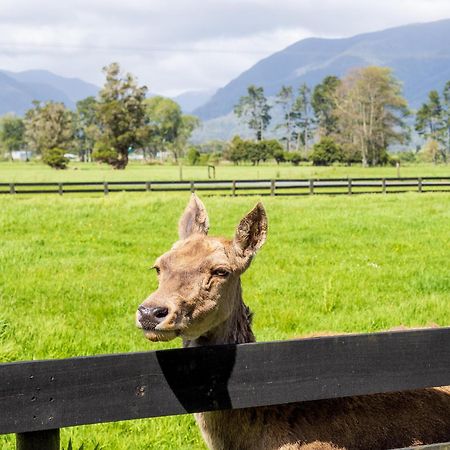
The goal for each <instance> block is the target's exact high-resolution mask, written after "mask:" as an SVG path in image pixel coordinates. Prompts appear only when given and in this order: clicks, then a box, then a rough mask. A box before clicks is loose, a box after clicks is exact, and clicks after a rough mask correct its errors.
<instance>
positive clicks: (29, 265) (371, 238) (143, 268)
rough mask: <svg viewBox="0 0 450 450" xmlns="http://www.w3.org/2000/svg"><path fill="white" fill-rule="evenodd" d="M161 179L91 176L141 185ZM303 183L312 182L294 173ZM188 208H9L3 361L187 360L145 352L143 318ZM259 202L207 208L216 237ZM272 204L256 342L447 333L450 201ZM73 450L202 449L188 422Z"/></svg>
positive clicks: (91, 201) (125, 197)
mask: <svg viewBox="0 0 450 450" xmlns="http://www.w3.org/2000/svg"><path fill="white" fill-rule="evenodd" d="M11 166H13V165H0V173H1V174H2V175H1V177H2V178H4V176H5V173H10V174H12V173H14V171H13V170H12V169H11ZM5 167H9V169H5ZM30 167H31V168H32V167H33V166H30ZM160 169H161V168H159V167H141V166H132V167H131V168H130V169H127V170H126V171H125V172H110V171H109V170H104V169H95V168H93V167H90V169H89V170H86V171H85V172H84V173H85V174H91V175H92V176H96V177H98V176H101V174H103V176H107V175H108V176H109V175H111V176H112V175H114V176H116V174H119V175H128V176H131V175H132V174H134V175H133V176H136V177H137V178H139V177H140V176H141V175H143V174H145V173H146V172H145V171H147V170H148V171H157V170H160ZM169 169H171V170H174V171H175V172H174V173H176V168H171V167H167V168H166V167H164V170H169ZM223 169H224V170H225V167H224V168H223ZM228 169H229V170H230V171H231V170H235V168H233V167H230V168H227V170H228ZM239 169H242V168H239ZM250 169H251V170H258V168H248V167H247V168H246V170H250ZM264 169H266V168H265V167H264ZM286 169H287V170H296V168H292V167H287V166H286ZM306 169H308V170H316V169H313V168H302V167H300V168H298V170H306ZM27 170H30V172H29V173H28V176H29V177H31V178H32V177H33V176H43V175H42V174H44V173H45V171H43V170H42V167H40V166H37V167H36V169H35V171H34V172H33V170H32V169H29V168H28V166H26V168H25V169H23V172H18V173H20V174H21V176H23V177H26V176H27V175H26V174H27V172H26V171H27ZM102 170H103V172H102ZM195 170H199V171H202V170H203V171H204V172H206V169H205V168H201V169H195ZM218 170H221V168H219V169H218ZM259 170H262V169H261V168H259ZM267 170H272V171H274V170H277V168H276V167H273V166H272V167H269V166H268V167H267ZM327 170H333V169H327ZM359 170H361V169H359ZM378 170H388V169H378ZM8 171H9V172H8ZM140 171H142V172H140ZM80 173H83V171H81V170H80V171H73V170H71V171H67V172H53V171H50V170H49V171H48V174H50V175H51V176H52V177H53V176H54V177H56V176H66V175H71V176H72V175H73V176H75V177H78V176H79V174H80ZM155 173H156V172H155ZM230 173H231V172H230ZM33 174H34V175H33ZM219 174H220V172H219ZM138 175H139V176H138ZM422 175H423V171H422ZM219 176H220V177H222V175H219ZM242 176H243V177H244V176H249V175H242ZM264 176H265V175H264ZM295 176H300V175H295ZM302 176H303V175H302ZM223 177H225V175H223ZM119 178H121V179H123V178H122V177H119ZM79 179H86V177H80V178H79ZM187 200H188V195H187V194H180V195H176V194H153V195H145V194H135V195H130V194H121V193H118V194H116V195H111V196H109V197H106V198H104V197H103V196H101V197H96V198H82V197H69V196H67V197H59V196H56V195H53V196H42V197H12V196H11V197H9V196H5V197H0V211H1V214H0V235H1V237H2V245H1V246H0V267H1V268H2V270H1V271H0V305H1V308H0V361H1V362H8V361H16V360H29V359H49V358H64V357H70V356H76V355H94V354H104V353H119V352H132V351H145V350H154V349H161V348H170V347H178V346H179V345H180V342H179V341H174V342H171V343H166V344H150V343H148V342H147V341H145V340H144V338H143V337H142V336H141V334H140V332H139V330H137V329H136V328H135V327H134V312H135V309H136V307H137V306H138V305H139V303H140V302H141V300H142V299H144V298H145V297H146V296H147V295H148V293H150V292H151V291H152V290H153V289H155V287H156V277H155V275H154V273H153V272H150V271H149V270H148V268H149V267H150V266H151V264H152V262H153V260H154V259H155V257H156V256H158V255H160V254H161V253H162V252H164V251H165V250H167V249H168V248H169V247H170V246H171V244H172V243H173V241H174V240H176V225H177V221H178V218H179V216H180V214H181V212H182V209H183V208H184V206H185V204H186V202H187ZM225 202H226V204H225ZM255 202H256V198H248V197H246V198H239V197H238V198H229V199H226V200H224V199H223V198H218V197H210V198H206V199H205V204H206V206H207V208H208V211H209V214H210V218H211V233H212V234H221V235H226V236H231V235H232V233H233V231H234V228H235V226H236V224H237V223H238V221H239V219H240V218H241V217H242V216H243V215H244V213H245V212H247V211H248V210H249V209H250V208H251V207H252V206H253V205H254V203H255ZM264 204H265V205H266V208H267V212H268V216H269V238H268V242H267V244H266V245H265V247H264V248H263V249H262V250H261V253H260V255H259V256H258V257H257V258H256V259H255V261H254V262H253V265H252V267H251V268H250V269H249V271H248V272H247V273H246V274H245V275H244V279H243V287H244V298H245V299H246V302H247V303H248V304H249V305H250V307H251V308H252V309H253V311H254V312H255V319H254V328H255V333H256V336H257V339H258V340H259V341H263V340H276V339H288V338H293V337H297V336H301V335H305V334H308V333H311V332H317V331H335V332H363V331H377V330H383V329H387V328H390V327H393V326H396V325H400V324H403V325H406V326H420V325H426V324H428V323H431V322H434V323H438V324H440V325H447V326H448V325H450V308H449V304H450V275H449V271H448V260H449V255H450V246H449V244H450V242H449V235H448V223H450V196H449V195H447V194H431V193H430V194H426V195H419V194H413V193H408V194H401V195H395V194H393V195H389V196H382V195H377V196H375V195H373V196H365V195H363V196H354V197H347V196H342V197H314V198H311V197H301V198H300V197H294V198H266V199H264ZM69 438H72V440H73V442H74V448H78V447H79V446H80V445H81V444H82V443H84V444H85V447H84V448H85V450H88V449H91V448H93V446H94V445H95V443H99V444H100V446H101V448H102V449H111V450H112V449H118V450H119V449H125V448H129V449H138V450H139V449H147V448H152V447H153V448H158V449H205V446H204V445H203V443H202V440H201V437H200V434H199V432H198V431H197V428H196V426H195V424H194V420H193V418H192V417H190V416H179V417H168V418H160V419H151V420H137V421H128V422H121V423H116V424H100V425H93V426H84V427H74V428H68V429H63V430H62V445H63V446H64V447H65V448H67V443H68V440H69ZM13 447H14V437H13V436H0V448H5V449H6V448H11V449H12V448H13Z"/></svg>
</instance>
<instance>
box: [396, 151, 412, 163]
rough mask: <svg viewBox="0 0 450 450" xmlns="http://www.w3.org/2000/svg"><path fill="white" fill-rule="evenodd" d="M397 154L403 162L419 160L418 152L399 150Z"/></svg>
mask: <svg viewBox="0 0 450 450" xmlns="http://www.w3.org/2000/svg"><path fill="white" fill-rule="evenodd" d="M396 156H397V157H398V159H399V161H401V162H405V163H415V162H417V157H416V154H415V153H414V152H412V151H410V150H405V151H401V152H398V153H397V154H396Z"/></svg>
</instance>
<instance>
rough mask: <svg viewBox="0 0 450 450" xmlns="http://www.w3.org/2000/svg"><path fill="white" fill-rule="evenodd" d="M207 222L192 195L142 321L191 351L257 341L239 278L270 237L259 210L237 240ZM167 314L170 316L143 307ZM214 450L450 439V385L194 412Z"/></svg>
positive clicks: (154, 336) (320, 448)
mask: <svg viewBox="0 0 450 450" xmlns="http://www.w3.org/2000/svg"><path fill="white" fill-rule="evenodd" d="M208 228H209V219H208V216H207V213H206V209H205V208H204V206H203V204H202V202H201V201H200V200H199V199H198V198H197V197H196V196H195V195H193V197H192V199H191V201H190V203H189V205H188V207H187V208H186V210H185V212H184V214H183V216H182V218H181V220H180V226H179V235H180V241H178V242H176V243H175V244H174V246H173V247H172V249H171V250H170V251H169V252H167V253H165V254H164V255H162V256H161V257H160V258H158V259H157V260H156V262H155V267H156V268H157V270H158V271H159V287H158V289H157V291H155V292H154V293H153V294H151V295H150V296H149V297H148V298H147V299H146V300H145V301H144V302H143V304H142V305H141V307H144V308H147V309H142V310H141V308H140V309H139V311H138V312H137V316H136V324H137V325H138V327H140V328H142V329H143V331H144V334H145V336H146V337H147V338H148V339H150V340H154V341H156V340H169V339H173V338H175V337H177V336H181V337H182V338H183V345H184V346H185V347H192V346H199V345H214V344H224V343H246V342H254V341H255V337H254V335H253V332H252V329H251V313H250V310H249V309H248V308H247V306H245V304H244V302H243V300H242V291H241V282H240V275H241V274H242V273H243V272H244V271H245V270H246V269H247V267H248V266H249V265H250V263H251V260H252V258H253V257H254V255H255V253H256V251H257V250H258V249H259V248H260V247H261V246H262V245H263V243H264V241H265V238H266V232H267V219H266V215H265V211H264V208H263V207H262V205H261V204H258V205H257V206H256V207H255V208H254V209H253V210H252V211H251V212H250V213H249V214H247V216H245V217H244V218H243V219H242V221H241V222H240V224H239V226H238V228H237V230H236V234H235V237H234V239H233V240H226V239H223V238H212V237H207V232H208ZM155 308H165V313H164V314H163V316H164V317H162V318H159V319H155V318H153V317H152V316H151V314H150V313H149V314H150V317H146V316H144V315H143V314H144V313H143V312H142V311H152V310H154V309H155ZM195 417H196V420H197V423H198V424H199V426H200V429H201V431H202V434H203V437H204V438H205V441H206V442H207V444H208V446H209V447H210V448H211V449H215V450H233V449H236V450H238V449H239V450H269V449H278V450H294V449H297V450H298V449H303V450H312V449H315V450H325V449H326V450H332V449H361V450H371V449H374V450H375V449H377V450H380V449H390V448H395V447H407V446H412V445H419V444H427V443H433V442H444V441H448V440H450V388H435V389H423V390H418V391H409V392H400V393H392V394H377V395H370V396H360V397H350V398H341V399H334V400H320V401H314V402H302V403H294V404H288V405H279V406H268V407H259V408H246V409H241V410H229V411H214V412H206V413H199V414H196V415H195Z"/></svg>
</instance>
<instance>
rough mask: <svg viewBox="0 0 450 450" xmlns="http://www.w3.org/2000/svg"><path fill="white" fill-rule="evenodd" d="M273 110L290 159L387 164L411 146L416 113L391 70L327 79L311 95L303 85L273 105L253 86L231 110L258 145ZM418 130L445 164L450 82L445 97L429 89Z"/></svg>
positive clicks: (285, 89)
mask: <svg viewBox="0 0 450 450" xmlns="http://www.w3.org/2000/svg"><path fill="white" fill-rule="evenodd" d="M274 109H278V117H280V118H279V120H278V121H277V123H276V124H275V126H274V127H273V128H272V131H275V132H278V134H279V140H280V141H281V142H283V143H284V147H285V149H286V152H287V153H286V155H285V156H287V157H289V153H290V152H297V153H298V155H296V156H295V159H297V160H298V159H300V160H303V159H305V160H306V159H310V160H312V161H313V162H314V163H317V164H329V163H332V162H345V163H352V162H361V163H362V164H363V165H364V166H367V165H377V164H383V163H386V161H387V159H388V153H387V149H388V148H389V146H391V145H394V144H406V143H408V142H409V141H410V137H411V124H412V122H413V121H412V120H409V119H410V118H411V116H412V112H411V111H410V109H409V108H408V105H407V102H406V100H405V99H404V97H403V96H402V93H401V85H400V82H399V81H398V80H397V79H396V78H395V77H394V76H393V74H392V71H391V69H389V68H387V67H376V66H369V67H364V68H359V69H354V70H352V71H350V72H349V73H348V74H347V75H346V76H345V77H343V78H342V79H340V78H338V77H335V76H327V77H325V78H324V79H323V81H322V82H321V83H319V84H318V85H316V86H315V87H314V89H313V90H312V89H311V88H309V87H308V86H307V85H306V84H302V85H301V86H300V87H299V88H298V90H297V92H295V91H294V89H293V87H292V86H282V87H281V89H280V91H279V92H278V94H277V95H276V97H275V99H274V101H272V102H271V103H270V102H269V100H268V98H267V97H266V96H265V95H264V89H263V88H262V87H257V86H254V85H252V86H249V87H248V89H247V95H244V96H242V97H241V98H240V99H239V102H238V103H237V104H236V106H235V107H234V112H235V114H236V115H237V116H238V117H239V118H241V119H242V120H244V121H245V123H246V124H247V126H248V127H249V129H251V130H253V132H254V136H255V142H260V141H262V140H263V137H264V134H265V133H266V131H267V130H268V128H269V125H270V124H271V122H272V115H271V112H272V111H273V110H274ZM413 126H414V128H415V130H416V131H417V132H418V134H419V135H421V136H423V137H424V138H425V139H426V140H427V141H428V142H427V145H426V149H425V150H426V151H427V152H428V153H429V154H430V155H431V158H432V159H433V161H434V162H439V161H444V162H446V161H447V159H448V157H449V156H450V81H449V82H447V83H446V85H445V87H444V90H443V93H442V97H441V95H440V94H439V93H438V92H437V91H435V90H433V91H431V92H430V94H429V98H428V101H427V102H426V103H424V104H423V105H422V106H421V107H420V109H419V110H418V111H417V114H416V117H415V121H414V125H413ZM239 146H240V147H241V148H242V144H239V145H238V146H237V147H236V146H235V148H234V150H233V151H232V154H233V155H232V157H233V158H234V159H237V158H238V155H239V148H238V147H239ZM241 153H242V151H241ZM262 155H263V156H264V151H263V153H262ZM247 159H249V158H248V157H247ZM261 159H264V158H261ZM291 159H292V156H291Z"/></svg>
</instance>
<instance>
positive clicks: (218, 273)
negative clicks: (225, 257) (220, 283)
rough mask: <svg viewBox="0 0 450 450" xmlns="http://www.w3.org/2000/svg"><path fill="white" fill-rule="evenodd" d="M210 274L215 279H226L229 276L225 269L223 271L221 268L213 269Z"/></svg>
mask: <svg viewBox="0 0 450 450" xmlns="http://www.w3.org/2000/svg"><path fill="white" fill-rule="evenodd" d="M212 274H213V275H214V276H216V277H226V276H227V275H229V274H230V272H228V270H227V269H224V268H223V267H220V268H219V269H214V270H213V271H212Z"/></svg>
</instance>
